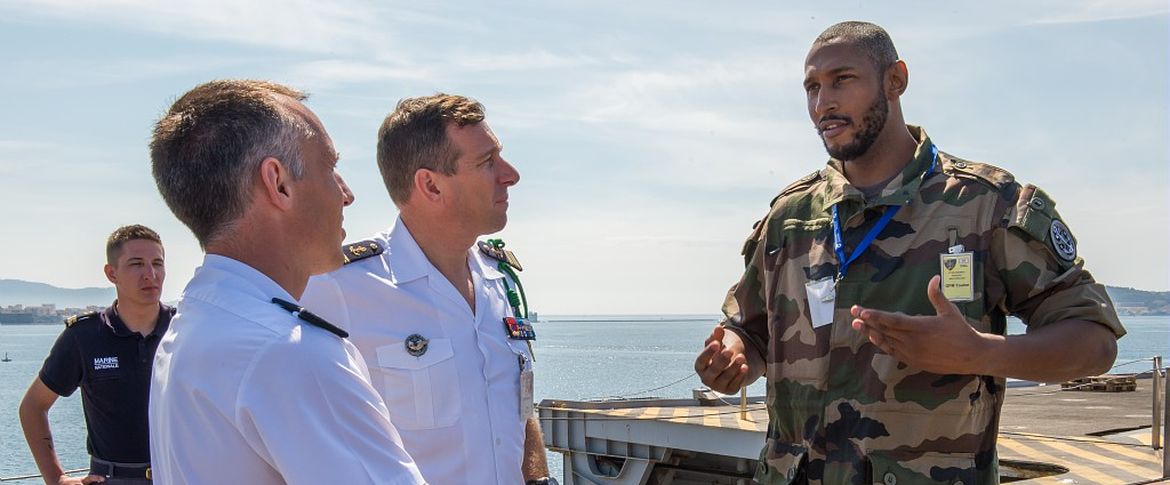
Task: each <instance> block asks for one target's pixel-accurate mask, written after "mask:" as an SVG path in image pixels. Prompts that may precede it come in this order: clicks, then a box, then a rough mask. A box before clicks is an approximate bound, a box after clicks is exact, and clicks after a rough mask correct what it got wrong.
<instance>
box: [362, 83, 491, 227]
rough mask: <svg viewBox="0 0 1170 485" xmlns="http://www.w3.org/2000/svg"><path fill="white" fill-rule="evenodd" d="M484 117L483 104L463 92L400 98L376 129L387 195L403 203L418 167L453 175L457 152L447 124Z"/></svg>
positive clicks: (407, 197)
mask: <svg viewBox="0 0 1170 485" xmlns="http://www.w3.org/2000/svg"><path fill="white" fill-rule="evenodd" d="M483 119H484V108H483V105H482V104H480V103H479V102H478V101H476V100H474V99H471V98H468V97H464V96H459V95H454V94H445V93H436V94H435V95H433V96H420V97H416V98H405V99H402V100H401V101H399V102H398V106H397V107H395V108H394V111H393V112H392V113H390V114H389V115H387V116H386V120H385V121H383V122H382V127H381V128H380V129H379V130H378V170H379V171H380V172H382V182H383V183H385V184H386V190H387V191H389V192H390V199H391V200H393V201H394V203H395V204H396V205H398V206H402V205H403V204H405V203H406V202H407V201H408V200H409V199H410V193H411V190H413V187H414V174H415V172H417V171H418V170H419V169H421V168H425V169H428V170H434V171H436V172H439V173H442V174H445V175H454V174H455V168H456V167H455V160H457V159H458V158H459V155H460V154H459V152H458V150H457V149H456V148H455V147H454V146H453V145H452V144H451V141H450V140H449V139H447V125H448V124H450V123H454V124H456V125H457V126H460V127H462V126H466V125H474V124H476V123H479V122H481V121H483Z"/></svg>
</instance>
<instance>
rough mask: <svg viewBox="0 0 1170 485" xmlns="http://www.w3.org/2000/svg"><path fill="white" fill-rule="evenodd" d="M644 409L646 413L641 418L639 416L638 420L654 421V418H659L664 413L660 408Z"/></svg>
mask: <svg viewBox="0 0 1170 485" xmlns="http://www.w3.org/2000/svg"><path fill="white" fill-rule="evenodd" d="M644 409H645V410H646V411H645V412H643V413H642V414H641V415H640V416H638V419H654V418H657V417H658V415H659V414H660V413H662V408H660V407H658V406H654V407H649V408H644Z"/></svg>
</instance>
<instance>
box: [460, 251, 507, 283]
mask: <svg viewBox="0 0 1170 485" xmlns="http://www.w3.org/2000/svg"><path fill="white" fill-rule="evenodd" d="M468 252H469V253H470V254H468V255H467V259H469V260H471V261H472V262H473V263H472V264H471V268H472V269H475V268H476V267H478V268H479V274H481V275H483V277H484V278H487V279H489V280H498V279H500V278H503V277H504V273H502V272H500V270H499V264H500V262H499V261H496V260H495V259H493V258H490V257H488V255H486V254H484V253H483V251H480V250H479V245H478V244H476V245H475V246H472V248H471V249H469V250H468Z"/></svg>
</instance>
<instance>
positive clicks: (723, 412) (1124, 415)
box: [541, 379, 1162, 484]
mask: <svg viewBox="0 0 1170 485" xmlns="http://www.w3.org/2000/svg"><path fill="white" fill-rule="evenodd" d="M1149 384H1150V380H1148V379H1147V380H1139V384H1138V390H1137V391H1133V392H1084V391H1061V390H1060V386H1039V387H1023V388H1011V389H1008V392H1007V398H1006V400H1005V404H1004V409H1003V413H1002V418H1001V422H1000V437H999V458H1000V460H1001V462H1005V461H1010V462H1012V463H1013V464H1018V465H1019V466H1020V467H1021V469H1024V470H1028V469H1031V467H1033V465H1034V466H1035V469H1037V470H1042V469H1044V468H1045V467H1047V466H1050V465H1058V466H1061V467H1064V468H1067V469H1068V472H1066V473H1060V474H1057V475H1050V476H1045V477H1039V478H1030V479H1027V480H1023V481H1018V482H1016V483H1028V484H1031V483H1036V484H1043V483H1065V484H1068V483H1081V484H1085V483H1093V484H1114V483H1115V484H1131V483H1149V482H1150V481H1151V480H1155V479H1158V478H1159V477H1161V476H1162V451H1160V450H1154V449H1153V448H1152V447H1151V446H1150V444H1151V441H1152V435H1151V429H1150V427H1151V416H1152V413H1151V411H1152V392H1151V389H1150V385H1149ZM541 406H542V407H544V408H547V409H548V410H555V411H557V412H558V413H564V417H563V418H561V419H584V420H587V421H589V422H590V423H591V425H592V426H594V427H595V428H596V429H597V430H598V432H599V433H600V434H602V435H605V436H607V437H608V438H610V439H617V440H622V439H627V440H629V441H631V442H639V440H643V441H644V440H647V438H646V437H647V436H653V437H654V438H651V439H653V440H659V441H667V442H666V443H645V444H648V445H654V446H674V447H677V448H683V449H688V450H694V451H700V452H707V453H719V454H724V455H727V456H736V457H741V458H748V459H755V458H756V457H757V456H758V454H759V450H760V447H761V446H762V445H763V440H764V435H765V433H766V430H767V425H768V416H767V412H766V410H765V409H764V404H763V398H761V397H756V398H749V399H748V404H747V406H746V408H747V413H746V419H741V418H740V406H739V404H738V399H733V398H728V399H726V400H724V402H722V403H718V404H717V405H699V403H698V401H695V400H693V399H674V400H670V399H654V400H624V401H600V402H576V401H554V400H546V401H544V402H542V403H541ZM666 429H669V430H670V431H671V432H669V433H664V432H663V431H664V430H666ZM546 432H547V431H546ZM745 435H748V436H745ZM1160 483H1161V482H1160Z"/></svg>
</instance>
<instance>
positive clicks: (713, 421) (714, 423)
mask: <svg viewBox="0 0 1170 485" xmlns="http://www.w3.org/2000/svg"><path fill="white" fill-rule="evenodd" d="M701 412H702V413H703V426H711V427H715V428H718V427H719V416H717V415H715V413H718V412H719V408H715V409H711V410H703V411H701Z"/></svg>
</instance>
